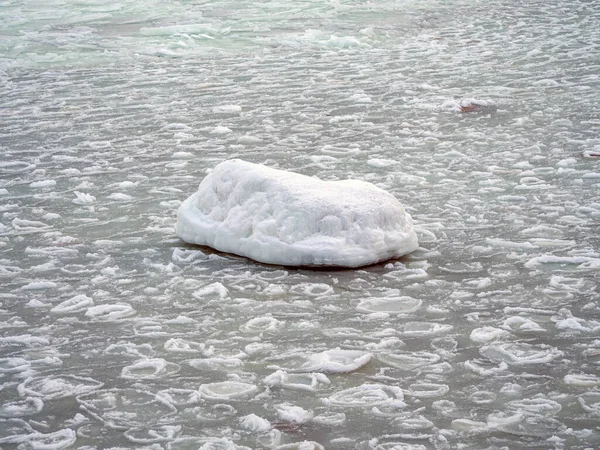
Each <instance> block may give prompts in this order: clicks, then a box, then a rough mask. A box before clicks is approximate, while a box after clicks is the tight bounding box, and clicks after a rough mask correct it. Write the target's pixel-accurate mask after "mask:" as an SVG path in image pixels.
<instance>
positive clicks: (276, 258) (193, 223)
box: [175, 159, 418, 267]
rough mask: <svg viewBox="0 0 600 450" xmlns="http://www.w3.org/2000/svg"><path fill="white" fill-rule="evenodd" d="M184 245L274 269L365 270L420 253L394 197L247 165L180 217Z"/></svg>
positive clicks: (226, 165)
mask: <svg viewBox="0 0 600 450" xmlns="http://www.w3.org/2000/svg"><path fill="white" fill-rule="evenodd" d="M175 229H176V233H177V235H178V236H179V237H180V238H181V239H182V240H184V241H186V242H189V243H193V244H199V245H206V246H209V247H212V248H214V249H217V250H220V251H223V252H227V253H234V254H236V255H241V256H246V257H248V258H251V259H254V260H256V261H260V262H263V263H267V264H281V265H288V266H342V267H360V266H365V265H369V264H374V263H377V262H380V261H385V260H388V259H392V258H397V257H400V256H402V255H405V254H407V253H410V252H412V251H413V250H415V249H416V248H417V246H418V244H417V236H416V234H415V232H414V230H413V225H412V218H411V217H410V215H409V214H408V213H407V212H406V211H405V210H404V207H403V206H402V204H401V203H400V202H399V201H398V200H397V199H396V198H395V197H394V196H393V195H391V194H390V193H388V192H386V191H384V190H382V189H380V188H378V187H376V186H374V185H373V184H371V183H367V182H364V181H358V180H342V181H322V180H319V179H317V178H313V177H309V176H305V175H300V174H297V173H292V172H286V171H283V170H277V169H273V168H269V167H265V166H263V165H258V164H253V163H249V162H246V161H242V160H239V159H233V160H228V161H225V162H222V163H221V164H219V165H217V166H216V167H215V169H214V171H212V172H211V173H210V174H209V175H207V176H206V177H205V178H204V180H202V182H201V183H200V186H199V188H198V191H197V192H195V193H194V194H193V195H191V196H190V197H189V198H188V199H187V200H185V201H184V202H183V203H182V204H181V206H180V208H179V211H178V213H177V224H176V227H175Z"/></svg>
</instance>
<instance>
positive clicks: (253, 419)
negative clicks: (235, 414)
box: [241, 414, 271, 431]
mask: <svg viewBox="0 0 600 450" xmlns="http://www.w3.org/2000/svg"><path fill="white" fill-rule="evenodd" d="M241 425H242V427H243V428H245V429H247V430H250V431H269V430H270V429H271V423H270V422H269V421H268V420H267V419H263V418H262V417H260V416H257V415H256V414H248V415H247V416H244V417H242V418H241Z"/></svg>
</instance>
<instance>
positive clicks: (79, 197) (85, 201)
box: [73, 191, 96, 205]
mask: <svg viewBox="0 0 600 450" xmlns="http://www.w3.org/2000/svg"><path fill="white" fill-rule="evenodd" d="M75 196H76V198H75V199H74V200H73V203H75V204H76V205H91V204H92V203H94V202H95V201H96V197H94V196H93V195H91V194H86V193H84V192H79V191H75Z"/></svg>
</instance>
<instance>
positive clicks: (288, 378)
mask: <svg viewBox="0 0 600 450" xmlns="http://www.w3.org/2000/svg"><path fill="white" fill-rule="evenodd" d="M264 382H265V384H266V385H267V386H281V387H284V388H288V389H296V390H300V391H316V390H317V389H318V388H319V387H321V386H323V385H327V384H329V383H330V381H329V378H327V376H325V374H322V373H297V374H289V373H287V372H286V371H284V370H278V371H276V372H275V373H272V374H271V375H269V376H267V377H265V379H264Z"/></svg>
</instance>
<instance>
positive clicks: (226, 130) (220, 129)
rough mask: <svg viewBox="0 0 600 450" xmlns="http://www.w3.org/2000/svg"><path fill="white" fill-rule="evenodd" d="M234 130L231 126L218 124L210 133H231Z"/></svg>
mask: <svg viewBox="0 0 600 450" xmlns="http://www.w3.org/2000/svg"><path fill="white" fill-rule="evenodd" d="M232 132H233V130H232V129H231V128H227V127H225V126H223V125H219V126H216V127H215V128H213V129H212V130H211V131H210V134H229V133H232Z"/></svg>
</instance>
